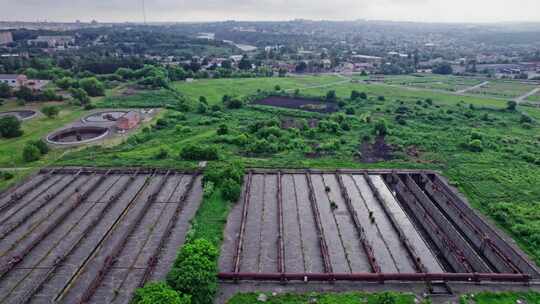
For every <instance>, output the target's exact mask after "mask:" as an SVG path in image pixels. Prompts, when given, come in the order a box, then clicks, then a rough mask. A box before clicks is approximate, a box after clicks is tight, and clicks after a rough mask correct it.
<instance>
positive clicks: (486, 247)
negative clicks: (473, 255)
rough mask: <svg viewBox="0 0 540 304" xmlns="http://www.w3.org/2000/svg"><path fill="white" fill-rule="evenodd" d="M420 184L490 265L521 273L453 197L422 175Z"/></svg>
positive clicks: (498, 268)
mask: <svg viewBox="0 0 540 304" xmlns="http://www.w3.org/2000/svg"><path fill="white" fill-rule="evenodd" d="M422 183H423V184H424V185H423V186H424V190H425V191H426V193H428V194H429V196H431V197H432V198H433V200H434V202H435V203H436V204H437V205H438V206H439V207H440V209H441V210H444V212H445V213H446V214H447V215H448V218H449V219H450V220H451V221H452V222H454V225H455V226H456V227H457V228H459V229H461V230H462V231H463V232H464V233H465V235H466V236H467V237H468V238H469V240H470V241H471V244H473V245H474V247H475V249H476V250H477V251H478V252H480V253H481V254H482V255H483V256H484V257H485V258H486V259H487V260H488V261H490V262H491V264H492V265H493V266H494V267H495V268H496V269H497V271H498V272H501V273H511V272H513V273H521V272H522V271H521V270H520V269H519V267H517V266H516V265H514V263H513V262H512V260H511V259H510V258H509V257H508V256H506V254H505V253H504V252H503V251H502V250H501V249H500V248H498V246H497V245H495V244H494V243H493V242H492V241H491V239H490V236H489V235H487V234H486V233H485V231H483V230H482V229H480V228H479V227H478V226H477V225H476V224H475V223H474V222H473V221H472V220H471V219H470V218H469V216H468V215H467V214H466V213H465V212H464V211H463V210H462V208H459V206H458V205H457V204H456V202H455V201H454V198H453V197H450V196H448V195H447V193H446V191H444V190H443V189H442V187H440V186H439V185H435V184H433V182H432V181H431V180H430V179H429V177H427V176H426V175H425V174H423V175H422Z"/></svg>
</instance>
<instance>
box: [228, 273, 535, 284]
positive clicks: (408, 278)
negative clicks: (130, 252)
mask: <svg viewBox="0 0 540 304" xmlns="http://www.w3.org/2000/svg"><path fill="white" fill-rule="evenodd" d="M218 278H219V279H220V280H249V281H278V280H281V279H282V278H285V279H286V280H288V281H304V282H307V281H334V280H336V281H357V282H381V281H382V282H385V281H405V282H438V281H444V282H448V281H452V282H475V283H477V282H487V281H492V282H511V283H518V282H519V283H528V282H529V281H530V280H531V276H529V275H527V274H506V273H370V272H367V273H284V274H280V273H260V272H259V273H234V272H221V273H219V274H218Z"/></svg>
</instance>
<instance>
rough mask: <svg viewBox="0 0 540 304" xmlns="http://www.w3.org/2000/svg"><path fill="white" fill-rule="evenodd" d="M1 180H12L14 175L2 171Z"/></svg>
mask: <svg viewBox="0 0 540 304" xmlns="http://www.w3.org/2000/svg"><path fill="white" fill-rule="evenodd" d="M0 178H1V179H3V180H10V179H12V178H13V174H12V173H10V172H4V171H0Z"/></svg>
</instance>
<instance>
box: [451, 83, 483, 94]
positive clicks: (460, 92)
mask: <svg viewBox="0 0 540 304" xmlns="http://www.w3.org/2000/svg"><path fill="white" fill-rule="evenodd" d="M487 84H489V81H484V82H482V83H479V84H477V85H475V86H472V87H468V88H465V89H463V90H459V91H457V92H456V93H457V94H464V93H467V92H469V91H473V90H476V89H479V88H481V87H483V86H485V85H487Z"/></svg>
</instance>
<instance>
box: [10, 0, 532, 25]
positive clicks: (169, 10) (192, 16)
mask: <svg viewBox="0 0 540 304" xmlns="http://www.w3.org/2000/svg"><path fill="white" fill-rule="evenodd" d="M142 1H143V0H94V1H87V0H17V1H13V0H0V7H2V8H3V9H2V11H1V12H0V20H1V21H37V20H39V21H44V20H47V21H59V22H73V21H75V20H81V21H85V22H87V21H90V20H93V19H96V20H98V21H101V22H126V21H127V22H141V21H143V19H144V18H143V3H142ZM145 2H146V17H147V20H148V21H149V22H205V21H224V20H242V21H282V20H293V19H311V20H357V19H366V20H387V21H412V22H452V23H454V22H466V23H491V22H540V13H539V12H540V1H538V0H515V1H512V3H509V1H507V0H454V1H448V0H377V1H374V0H369V1H366V0H334V1H331V2H329V1H326V0H311V1H306V0H145ZM36 8H37V9H36Z"/></svg>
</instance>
